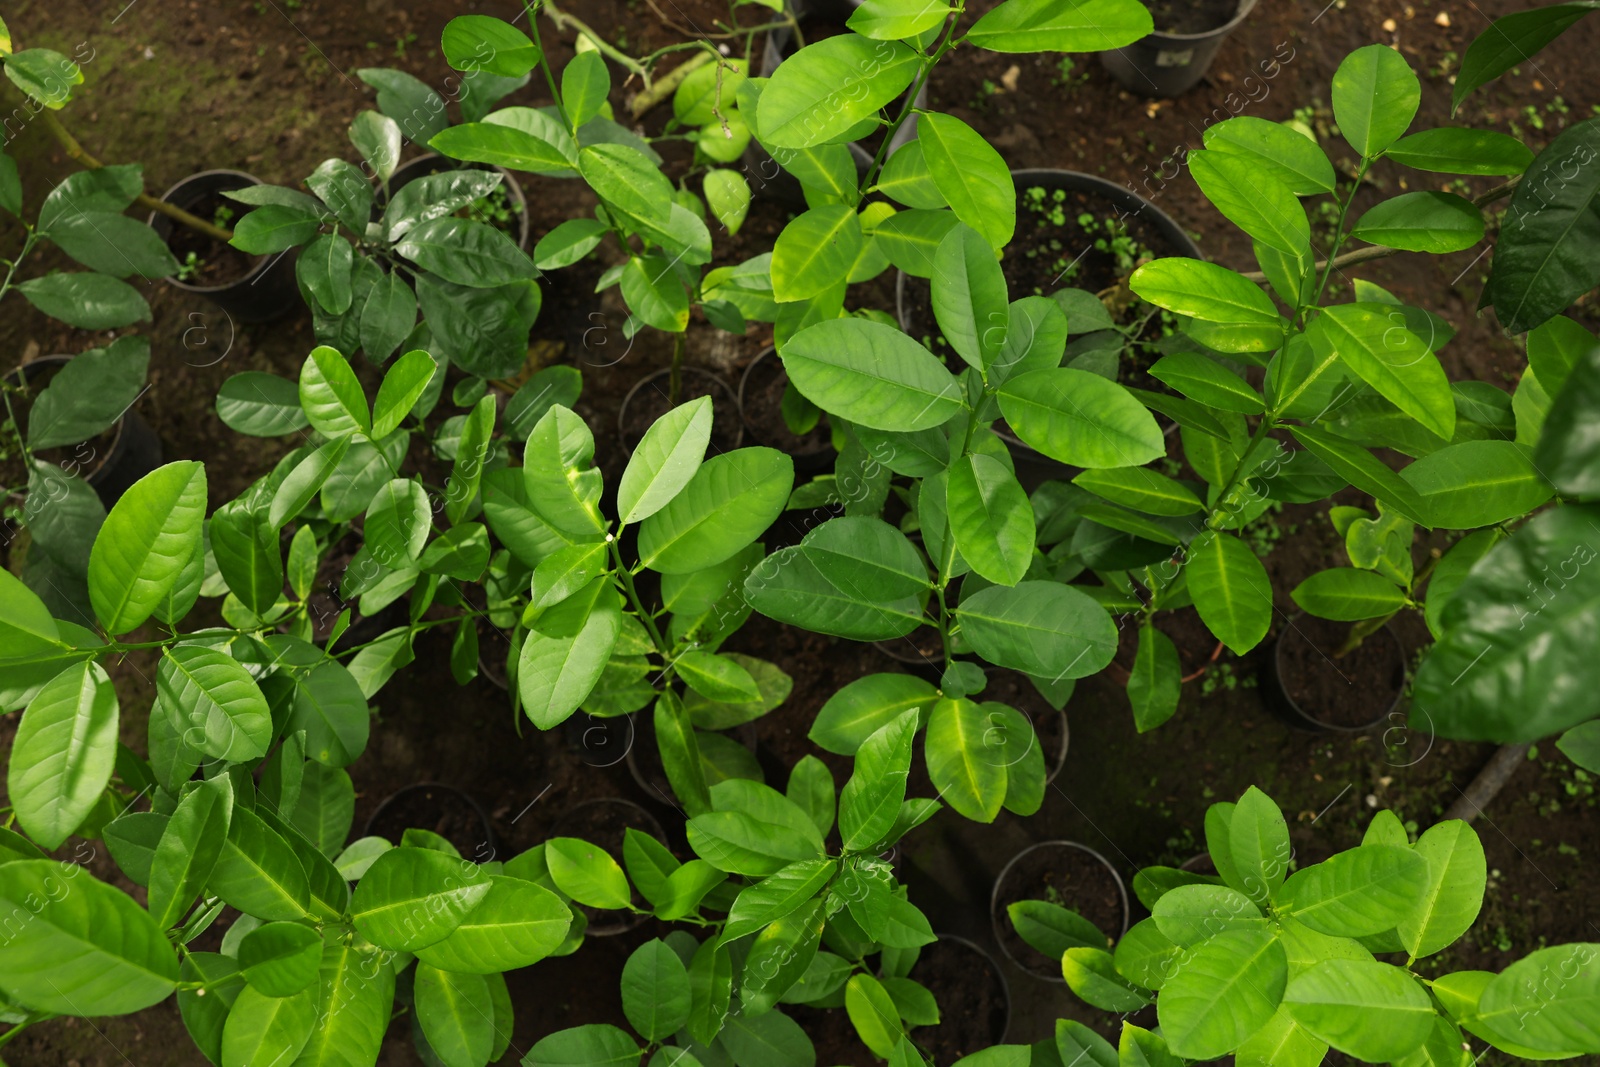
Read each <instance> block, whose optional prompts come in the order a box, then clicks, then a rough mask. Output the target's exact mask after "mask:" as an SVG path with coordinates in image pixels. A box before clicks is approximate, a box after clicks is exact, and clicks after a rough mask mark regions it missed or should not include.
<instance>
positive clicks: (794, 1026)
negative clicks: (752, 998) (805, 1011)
mask: <svg viewBox="0 0 1600 1067" xmlns="http://www.w3.org/2000/svg"><path fill="white" fill-rule="evenodd" d="M718 1040H719V1043H720V1044H721V1045H722V1046H723V1047H724V1048H726V1049H727V1051H728V1053H729V1054H730V1055H731V1056H732V1057H733V1062H734V1067H816V1062H817V1053H816V1049H815V1048H813V1047H812V1044H811V1038H810V1037H808V1036H806V1032H805V1031H804V1030H802V1029H801V1028H800V1025H799V1024H798V1023H796V1022H795V1021H794V1020H793V1019H791V1018H789V1017H788V1016H787V1015H785V1014H783V1012H781V1011H769V1012H766V1013H764V1014H762V1015H757V1016H753V1017H750V1016H745V1015H743V1014H735V1015H729V1016H728V1020H727V1024H726V1027H725V1028H724V1029H723V1031H722V1034H721V1036H720V1038H719V1039H718Z"/></svg>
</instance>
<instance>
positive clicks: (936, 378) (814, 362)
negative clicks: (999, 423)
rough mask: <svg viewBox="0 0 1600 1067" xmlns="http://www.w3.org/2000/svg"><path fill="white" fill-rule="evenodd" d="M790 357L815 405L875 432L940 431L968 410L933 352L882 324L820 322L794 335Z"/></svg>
mask: <svg viewBox="0 0 1600 1067" xmlns="http://www.w3.org/2000/svg"><path fill="white" fill-rule="evenodd" d="M782 356H783V365H784V369H785V370H786V371H787V372H788V374H789V380H790V381H791V382H792V383H793V384H794V386H795V388H796V389H798V390H799V391H800V393H801V395H803V396H804V397H805V398H806V399H807V400H810V401H811V402H812V403H814V404H816V405H817V406H818V407H820V408H822V409H823V410H824V411H827V412H830V413H832V414H836V415H838V416H840V417H841V418H844V419H847V420H848V421H850V422H857V423H861V424H862V425H864V426H869V427H871V428H873V429H878V430H897V431H905V432H913V431H916V430H923V429H928V428H930V427H934V426H940V425H942V424H944V423H945V422H947V421H949V419H950V417H951V416H952V415H954V414H956V412H958V411H960V410H961V409H962V407H963V406H964V403H963V399H962V394H961V386H960V383H959V382H958V381H957V380H956V378H955V376H954V375H952V374H951V373H950V372H949V371H947V370H945V369H944V367H943V366H941V365H940V363H939V361H938V359H937V358H936V357H935V356H934V355H933V354H932V353H930V352H929V351H928V350H927V349H926V348H923V347H922V346H921V345H919V344H917V342H915V341H913V340H912V339H911V338H909V337H907V336H906V335H905V334H904V333H901V332H900V331H899V330H897V329H895V328H894V327H892V326H885V325H883V324H882V323H879V322H873V321H871V320H868V319H859V318H842V319H832V320H830V321H827V322H820V323H817V324H816V325H814V326H809V327H807V328H806V329H804V330H802V331H800V332H799V333H797V334H795V335H794V336H793V337H791V338H790V339H789V342H788V344H786V345H784V346H783V352H782Z"/></svg>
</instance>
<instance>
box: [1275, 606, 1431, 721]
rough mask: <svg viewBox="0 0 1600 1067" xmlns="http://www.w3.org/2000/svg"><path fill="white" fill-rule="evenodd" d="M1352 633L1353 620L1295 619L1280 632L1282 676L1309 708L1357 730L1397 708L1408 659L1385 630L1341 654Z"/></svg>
mask: <svg viewBox="0 0 1600 1067" xmlns="http://www.w3.org/2000/svg"><path fill="white" fill-rule="evenodd" d="M1349 633H1350V625H1349V624H1348V623H1339V622H1330V621H1328V620H1327V619H1319V618H1316V617H1315V616H1311V615H1301V616H1299V617H1298V618H1296V619H1294V620H1293V623H1292V624H1291V625H1289V626H1288V627H1286V628H1285V629H1284V631H1283V634H1282V636H1281V637H1279V638H1278V642H1279V646H1280V647H1279V650H1278V679H1279V682H1280V684H1281V685H1282V686H1283V690H1284V693H1285V694H1286V695H1287V696H1288V697H1289V699H1290V700H1292V701H1293V702H1294V703H1295V705H1297V706H1298V707H1299V708H1300V710H1301V711H1302V712H1303V713H1304V714H1306V715H1308V716H1310V717H1311V718H1312V719H1315V720H1316V721H1318V722H1324V723H1327V724H1328V725H1329V726H1336V727H1342V728H1345V729H1352V730H1354V729H1361V728H1363V727H1370V726H1374V725H1376V724H1378V723H1381V722H1383V721H1384V719H1385V716H1387V715H1388V713H1389V711H1390V710H1391V709H1392V708H1394V706H1395V701H1396V700H1398V699H1399V697H1400V694H1401V691H1402V690H1404V689H1405V685H1406V660H1405V653H1404V652H1403V651H1402V650H1401V648H1400V643H1399V641H1398V640H1397V639H1395V638H1394V637H1393V636H1392V634H1390V633H1389V632H1387V631H1382V630H1380V631H1379V632H1378V633H1375V634H1372V635H1371V636H1369V637H1368V638H1366V640H1364V641H1362V642H1361V643H1360V644H1359V645H1357V646H1356V647H1355V648H1353V649H1351V650H1350V651H1349V652H1347V653H1345V654H1344V655H1343V656H1340V655H1338V654H1337V653H1338V650H1339V649H1341V648H1343V647H1344V643H1345V640H1346V638H1347V637H1348V636H1349ZM1330 649H1331V650H1333V651H1332V652H1331V653H1330V652H1329V651H1328V650H1330Z"/></svg>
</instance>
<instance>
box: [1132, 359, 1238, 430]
mask: <svg viewBox="0 0 1600 1067" xmlns="http://www.w3.org/2000/svg"><path fill="white" fill-rule="evenodd" d="M1149 373H1150V376H1151V377H1152V378H1155V379H1156V380H1157V381H1161V382H1165V383H1166V384H1167V385H1170V386H1172V388H1174V389H1176V390H1177V391H1178V392H1180V393H1182V394H1183V395H1184V396H1187V397H1189V398H1190V399H1191V400H1195V401H1198V402H1199V403H1202V404H1205V405H1206V406H1207V407H1211V408H1219V409H1221V410H1223V411H1231V412H1236V413H1238V414H1240V415H1256V414H1259V413H1260V412H1261V411H1263V410H1265V405H1263V404H1262V401H1261V396H1260V395H1259V394H1258V393H1257V392H1256V391H1255V390H1254V389H1252V388H1250V386H1249V385H1248V384H1246V383H1245V380H1244V379H1243V378H1241V377H1239V376H1238V375H1237V374H1235V373H1233V372H1232V371H1230V370H1228V369H1227V368H1226V367H1224V366H1222V364H1220V363H1218V362H1216V361H1215V360H1212V359H1210V358H1208V357H1206V356H1202V355H1200V354H1199V353H1196V352H1169V353H1167V354H1166V355H1164V356H1162V357H1161V358H1160V359H1158V360H1156V361H1155V363H1154V364H1153V365H1152V366H1151V367H1150V371H1149Z"/></svg>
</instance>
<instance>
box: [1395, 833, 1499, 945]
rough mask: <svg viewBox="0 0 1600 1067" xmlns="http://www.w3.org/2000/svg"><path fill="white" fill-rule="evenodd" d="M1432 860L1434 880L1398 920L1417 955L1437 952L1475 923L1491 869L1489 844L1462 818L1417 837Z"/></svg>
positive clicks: (1403, 938)
mask: <svg viewBox="0 0 1600 1067" xmlns="http://www.w3.org/2000/svg"><path fill="white" fill-rule="evenodd" d="M1416 851H1417V852H1418V853H1420V854H1421V855H1422V857H1423V858H1424V859H1425V860H1427V861H1428V882H1427V889H1426V890H1425V891H1424V893H1423V896H1422V899H1421V900H1419V901H1418V902H1417V906H1416V909H1415V910H1414V911H1413V912H1412V913H1411V914H1410V915H1409V916H1407V917H1406V918H1405V919H1404V920H1403V921H1401V922H1400V923H1399V924H1398V927H1397V928H1398V930H1399V933H1400V941H1401V943H1402V944H1404V945H1405V946H1406V951H1407V952H1409V953H1410V954H1411V956H1412V957H1413V958H1416V959H1420V958H1421V957H1423V956H1431V955H1433V954H1434V953H1435V952H1438V951H1440V950H1441V949H1445V948H1448V947H1449V946H1450V945H1452V944H1454V943H1455V941H1456V939H1457V938H1459V937H1461V936H1462V935H1463V934H1465V933H1466V932H1467V931H1468V930H1470V929H1471V928H1472V924H1473V923H1474V922H1475V921H1477V918H1478V912H1479V910H1480V909H1481V908H1482V907H1483V891H1484V886H1485V884H1486V882H1487V878H1488V869H1487V866H1486V861H1485V860H1484V855H1483V844H1482V842H1480V841H1479V840H1478V835H1477V834H1476V833H1474V832H1473V830H1472V827H1470V826H1468V825H1467V824H1466V823H1464V822H1462V821H1461V820H1460V819H1451V820H1449V821H1447V822H1442V823H1436V824H1434V825H1433V826H1431V827H1429V828H1428V830H1427V832H1426V833H1424V834H1423V835H1422V837H1421V838H1420V839H1419V840H1418V841H1417V844H1416Z"/></svg>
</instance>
